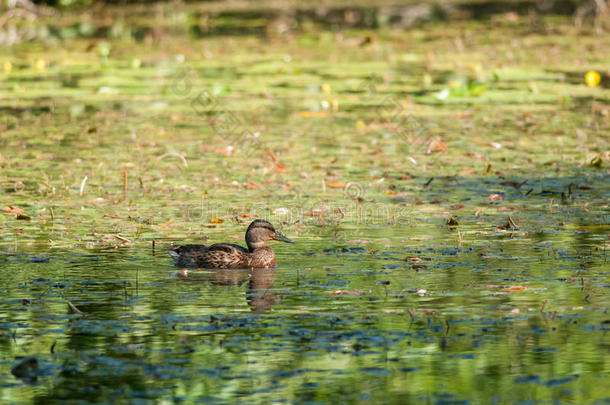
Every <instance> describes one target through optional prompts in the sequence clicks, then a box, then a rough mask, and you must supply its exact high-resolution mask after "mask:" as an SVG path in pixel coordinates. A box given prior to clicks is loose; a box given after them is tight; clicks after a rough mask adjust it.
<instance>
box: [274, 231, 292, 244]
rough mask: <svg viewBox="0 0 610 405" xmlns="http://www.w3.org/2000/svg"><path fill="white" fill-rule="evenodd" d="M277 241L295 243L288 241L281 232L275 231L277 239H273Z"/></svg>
mask: <svg viewBox="0 0 610 405" xmlns="http://www.w3.org/2000/svg"><path fill="white" fill-rule="evenodd" d="M273 239H275V240H281V241H282V242H288V243H294V242H293V241H292V239H288V238H287V237H285V236H284V235H282V233H281V232H280V231H275V237H274V238H273Z"/></svg>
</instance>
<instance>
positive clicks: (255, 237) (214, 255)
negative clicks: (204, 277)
mask: <svg viewBox="0 0 610 405" xmlns="http://www.w3.org/2000/svg"><path fill="white" fill-rule="evenodd" d="M268 240H280V241H283V242H289V243H292V241H291V240H290V239H288V238H287V237H285V236H284V235H282V234H281V233H280V232H279V231H276V230H275V228H273V225H271V223H269V222H267V221H264V220H261V219H257V220H255V221H253V222H252V223H251V224H250V226H249V227H248V230H247V231H246V244H247V245H248V249H246V248H244V247H242V246H239V245H234V244H231V243H216V244H214V245H211V246H205V245H184V246H180V247H179V248H176V249H174V250H170V251H169V253H170V255H171V256H172V257H173V258H174V259H175V261H176V265H177V266H180V267H202V268H221V269H240V268H241V269H243V268H264V267H273V266H275V263H276V261H275V253H273V250H272V249H271V248H270V247H269V246H268V245H267V241H268Z"/></svg>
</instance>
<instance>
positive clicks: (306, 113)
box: [296, 111, 330, 118]
mask: <svg viewBox="0 0 610 405" xmlns="http://www.w3.org/2000/svg"><path fill="white" fill-rule="evenodd" d="M296 115H297V116H298V117H302V118H313V117H328V116H329V115H330V114H328V113H327V112H324V111H301V112H298V113H297V114H296Z"/></svg>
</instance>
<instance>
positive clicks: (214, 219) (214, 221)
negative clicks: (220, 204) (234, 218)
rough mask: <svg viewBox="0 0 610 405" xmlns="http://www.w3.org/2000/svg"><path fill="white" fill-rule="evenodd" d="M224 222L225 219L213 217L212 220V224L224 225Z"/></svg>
mask: <svg viewBox="0 0 610 405" xmlns="http://www.w3.org/2000/svg"><path fill="white" fill-rule="evenodd" d="M223 222H225V221H224V219H220V218H216V217H212V219H210V223H211V224H222V223H223Z"/></svg>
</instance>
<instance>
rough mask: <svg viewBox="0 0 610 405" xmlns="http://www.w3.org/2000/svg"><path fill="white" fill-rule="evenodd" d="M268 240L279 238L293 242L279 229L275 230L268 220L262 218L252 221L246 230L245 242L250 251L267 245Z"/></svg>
mask: <svg viewBox="0 0 610 405" xmlns="http://www.w3.org/2000/svg"><path fill="white" fill-rule="evenodd" d="M268 240H279V241H282V242H288V243H294V242H293V241H292V240H290V239H288V238H287V237H285V236H284V235H282V233H281V232H280V231H277V230H276V229H275V228H274V227H273V225H271V223H270V222H268V221H265V220H263V219H255V220H254V221H252V223H251V224H250V226H249V227H248V230H247V231H246V243H247V244H248V248H249V249H250V251H252V250H254V249H256V248H258V247H263V246H266V245H267V241H268Z"/></svg>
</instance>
